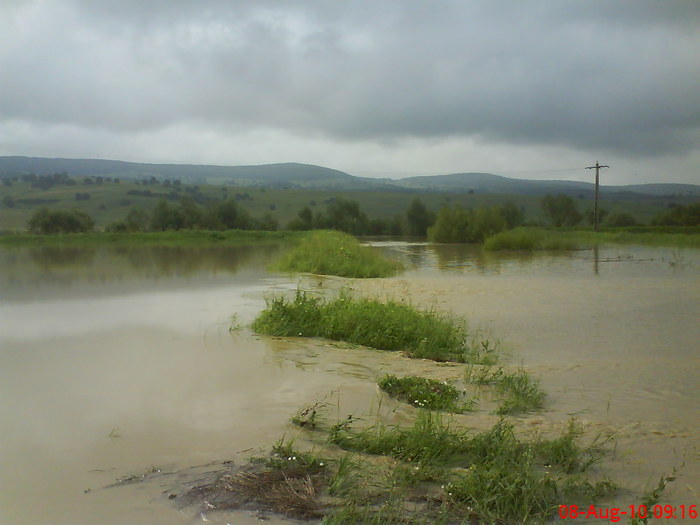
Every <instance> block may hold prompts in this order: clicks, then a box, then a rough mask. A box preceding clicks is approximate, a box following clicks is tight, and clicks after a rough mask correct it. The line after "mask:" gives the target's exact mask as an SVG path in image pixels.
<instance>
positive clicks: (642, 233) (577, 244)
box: [484, 227, 700, 251]
mask: <svg viewBox="0 0 700 525" xmlns="http://www.w3.org/2000/svg"><path fill="white" fill-rule="evenodd" d="M596 244H639V245H646V246H673V247H685V248H700V232H699V231H698V230H697V228H692V227H687V228H670V227H666V228H664V227H630V228H606V229H605V230H603V231H601V232H594V231H589V230H586V231H584V230H551V229H546V228H535V227H519V228H514V229H512V230H506V231H502V232H500V233H497V234H495V235H493V236H491V237H489V238H488V239H487V240H486V242H484V249H486V250H492V251H497V250H519V251H534V250H578V249H583V248H589V247H591V246H594V245H596Z"/></svg>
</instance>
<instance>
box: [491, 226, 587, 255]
mask: <svg viewBox="0 0 700 525" xmlns="http://www.w3.org/2000/svg"><path fill="white" fill-rule="evenodd" d="M578 248H580V243H579V242H577V239H575V238H572V236H571V235H566V234H562V233H561V232H553V231H548V230H545V229H544V228H526V227H520V228H514V229H512V230H506V231H503V232H500V233H497V234H495V235H493V236H492V237H489V238H488V239H487V240H486V242H485V243H484V249H485V250H492V251H497V250H520V251H532V250H576V249H578Z"/></svg>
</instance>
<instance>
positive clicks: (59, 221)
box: [29, 208, 95, 234]
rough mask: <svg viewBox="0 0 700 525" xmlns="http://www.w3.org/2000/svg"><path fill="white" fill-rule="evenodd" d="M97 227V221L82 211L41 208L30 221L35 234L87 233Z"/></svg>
mask: <svg viewBox="0 0 700 525" xmlns="http://www.w3.org/2000/svg"><path fill="white" fill-rule="evenodd" d="M94 227H95V221H94V220H93V218H92V217H90V215H88V214H87V213H85V212H84V211H82V210H49V209H48V208H41V209H40V210H37V211H36V212H35V213H34V214H33V215H32V216H31V218H30V219H29V231H31V232H33V233H42V234H54V233H85V232H89V231H91V230H92V229H93V228H94Z"/></svg>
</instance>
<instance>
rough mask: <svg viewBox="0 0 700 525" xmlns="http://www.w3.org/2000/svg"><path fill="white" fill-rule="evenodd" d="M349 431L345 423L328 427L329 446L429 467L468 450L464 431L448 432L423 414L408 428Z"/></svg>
mask: <svg viewBox="0 0 700 525" xmlns="http://www.w3.org/2000/svg"><path fill="white" fill-rule="evenodd" d="M350 427H351V425H350V424H347V423H346V422H345V421H344V422H341V423H340V424H339V425H336V426H335V427H332V428H331V430H330V433H329V442H330V443H332V444H335V445H339V446H340V447H342V448H344V449H346V450H352V451H355V452H363V453H365V454H374V455H385V456H391V457H393V458H395V459H400V460H403V461H407V462H412V463H424V464H431V465H435V464H445V463H448V462H452V463H454V462H455V461H459V460H460V459H463V458H464V456H465V455H466V454H467V453H468V452H469V450H470V442H469V437H468V434H467V433H466V432H465V431H462V430H458V429H452V428H451V427H450V426H449V425H445V424H443V422H442V418H441V417H440V416H439V415H437V414H434V413H432V412H430V411H427V410H424V411H421V412H420V413H419V414H418V416H417V417H416V420H415V422H414V424H413V426H411V427H386V426H384V425H376V426H374V427H371V428H368V429H363V430H360V431H353V430H351V428H350Z"/></svg>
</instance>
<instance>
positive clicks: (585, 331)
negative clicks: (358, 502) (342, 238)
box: [0, 243, 700, 525]
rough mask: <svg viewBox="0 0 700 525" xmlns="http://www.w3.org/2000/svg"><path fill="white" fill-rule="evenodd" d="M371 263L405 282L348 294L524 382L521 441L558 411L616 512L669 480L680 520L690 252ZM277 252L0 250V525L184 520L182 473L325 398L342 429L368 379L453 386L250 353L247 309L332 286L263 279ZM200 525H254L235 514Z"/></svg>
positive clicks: (340, 363)
mask: <svg viewBox="0 0 700 525" xmlns="http://www.w3.org/2000/svg"><path fill="white" fill-rule="evenodd" d="M377 249H381V250H386V251H388V252H389V253H390V254H393V256H396V257H400V258H401V259H402V260H404V261H406V262H408V263H409V264H410V265H411V266H412V269H410V270H409V271H408V272H406V273H405V274H403V275H401V276H399V277H396V278H391V279H371V280H367V281H352V282H351V285H352V287H353V288H354V289H355V290H357V291H359V292H361V293H366V294H368V295H380V296H388V297H393V298H401V297H409V298H410V300H411V301H412V302H413V303H414V304H416V305H426V306H429V305H434V306H436V307H437V308H439V309H446V310H449V311H452V312H454V313H456V314H457V315H460V316H464V317H466V318H467V319H469V321H470V323H471V324H472V325H473V326H477V327H480V328H484V329H487V330H490V331H491V332H492V333H493V334H494V336H495V337H498V338H499V339H500V340H501V341H502V342H503V345H504V347H505V348H506V349H507V350H508V351H509V353H510V359H511V362H513V363H515V364H520V363H522V364H523V365H524V366H525V367H526V368H527V369H528V370H529V371H530V372H531V373H533V374H534V375H535V376H536V377H540V378H541V380H542V385H543V387H544V389H545V390H546V391H547V393H548V401H547V404H546V408H545V410H544V411H543V412H541V413H537V414H533V415H530V416H527V417H523V418H521V423H522V425H524V426H527V427H532V428H535V429H541V430H542V431H543V432H547V431H548V430H549V429H554V428H557V429H559V428H561V426H562V425H563V424H564V423H565V421H566V420H567V419H568V417H569V415H572V414H573V415H576V417H577V418H578V419H579V420H580V421H582V422H584V423H585V424H586V425H587V426H588V427H590V428H592V429H600V430H606V431H612V432H614V433H615V435H616V436H617V452H616V454H615V457H614V458H610V459H609V460H608V461H607V463H606V465H605V467H606V468H609V469H610V474H611V476H612V477H613V478H614V479H615V480H617V481H619V482H620V484H621V485H623V486H625V487H628V488H629V489H630V490H631V491H632V494H625V493H622V494H621V495H620V496H619V498H618V499H619V503H620V504H621V505H629V504H633V503H638V501H637V499H634V498H635V497H636V496H635V495H636V494H637V493H638V492H641V491H643V490H644V489H645V488H652V487H653V486H655V484H656V482H657V481H658V478H659V477H660V476H661V475H662V474H664V473H665V474H669V473H670V472H671V470H672V468H673V467H679V473H678V479H677V481H675V482H674V483H673V484H671V485H670V486H669V489H668V490H667V492H666V493H665V497H666V501H664V503H669V504H674V505H677V506H679V505H686V506H689V505H692V504H698V503H700V501H699V498H698V493H699V492H700V449H699V448H698V447H699V446H700V403H698V399H700V322H698V320H699V319H700V251H697V250H695V251H693V250H673V249H656V248H654V249H652V248H639V247H615V248H613V247H609V248H600V249H598V250H596V251H595V252H594V251H581V252H573V253H566V254H536V255H522V254H493V253H484V252H482V251H481V250H480V249H479V248H476V247H469V246H434V245H423V244H402V243H396V244H391V243H380V245H379V246H378V248H377ZM280 252H281V248H280V247H277V246H254V247H197V248H146V247H131V248H114V247H100V248H75V247H71V248H57V247H53V248H47V247H44V248H26V249H11V250H0V294H1V296H2V303H0V429H1V430H2V432H1V434H0V435H1V437H0V523H8V524H18V525H21V524H39V523H41V524H52V525H53V524H56V525H62V524H71V525H73V524H92V523H101V524H123V523H134V524H156V525H159V524H166V523H167V524H172V523H182V524H189V523H200V522H202V521H203V519H204V518H203V516H201V515H199V514H198V513H195V512H194V511H193V509H192V508H191V507H187V508H183V509H180V508H179V507H178V505H177V504H176V502H175V501H169V500H168V494H169V493H170V491H172V490H174V488H173V487H175V486H177V485H178V484H179V483H180V482H181V481H182V477H181V474H182V472H184V471H186V470H187V469H188V468H189V467H193V466H198V465H205V464H207V463H211V462H217V461H221V460H229V459H230V460H234V461H245V459H246V458H247V457H249V456H250V455H251V454H253V453H255V452H256V451H259V450H264V449H266V448H269V446H270V445H271V444H273V443H274V442H275V441H277V440H278V439H279V438H280V437H282V436H283V435H285V434H287V435H291V434H293V433H294V432H295V431H294V430H293V429H292V427H290V425H289V423H288V420H289V417H290V416H291V415H292V414H293V413H295V412H296V411H297V410H298V409H299V408H300V407H302V406H304V405H308V404H310V403H313V402H314V401H315V400H317V399H319V398H322V397H323V396H326V395H331V393H332V392H334V393H335V394H333V395H334V401H333V402H334V403H335V402H336V401H335V399H339V400H338V401H337V402H338V403H342V404H343V406H344V407H345V408H348V409H350V410H354V411H356V413H362V412H363V411H366V410H367V409H368V407H370V406H371V405H372V404H373V403H376V399H377V396H378V389H377V387H376V383H375V379H376V377H377V376H378V375H380V374H381V373H385V372H391V373H396V374H401V373H409V372H410V373H419V372H425V373H429V374H433V375H436V374H442V375H443V376H445V377H458V376H459V375H460V374H461V373H462V371H463V367H454V366H450V365H448V366H444V365H442V366H441V367H440V369H439V370H438V371H437V372H436V370H437V369H436V365H434V364H432V363H427V362H423V361H412V360H409V359H406V358H403V357H401V356H399V355H396V354H391V353H386V352H378V351H371V350H365V349H358V348H344V347H342V345H331V344H327V343H324V342H321V341H308V340H304V339H301V338H299V339H296V340H275V339H269V338H260V337H257V336H255V335H254V334H252V333H251V332H250V331H249V330H248V329H247V328H245V326H246V325H247V323H249V322H250V321H251V320H252V319H253V318H254V316H255V315H256V314H257V313H258V312H259V311H260V310H261V309H262V308H263V307H264V297H265V296H266V295H267V294H270V293H273V292H275V291H281V292H285V291H292V290H294V289H295V288H296V287H297V286H298V284H299V283H300V282H301V285H302V286H303V287H309V288H312V289H313V288H315V287H316V288H318V289H328V288H337V287H339V286H341V285H342V283H344V282H345V281H344V280H342V279H335V278H329V279H322V278H318V279H316V278H308V277H307V278H303V279H301V280H300V279H299V278H295V277H289V276H280V275H273V274H270V273H268V272H267V271H266V270H265V267H266V265H267V264H268V263H269V262H270V261H271V260H273V259H274V258H275V257H276V256H277V255H278V254H279V253H280ZM232 316H235V317H234V318H233V319H232ZM237 326H243V328H241V329H238V330H234V331H232V332H231V331H230V328H231V327H234V328H236V327H237ZM410 410H411V409H405V410H404V409H399V410H398V411H397V412H396V414H395V417H397V418H401V417H406V418H408V417H409V416H410V415H411V413H410ZM475 418H477V419H478V418H491V419H492V418H493V416H490V415H486V416H475ZM150 471H153V473H157V474H159V475H158V476H157V478H156V479H155V480H154V482H152V483H134V484H129V483H121V484H118V485H117V486H115V487H111V488H105V487H107V486H109V485H112V484H114V483H115V482H116V481H117V480H120V479H121V480H124V479H129V478H130V477H132V476H137V477H138V476H141V475H142V474H144V473H148V472H150ZM159 471H160V472H159ZM627 496H629V497H627ZM562 503H566V502H562ZM205 518H206V519H208V520H209V521H210V522H211V523H243V524H245V523H258V522H259V520H258V518H257V516H256V515H255V514H252V513H250V512H240V513H236V514H235V515H232V514H231V515H228V516H216V515H208V516H206V517H205ZM578 521H579V522H580V520H578ZM276 522H279V523H281V522H283V521H282V520H276V519H275V518H271V519H270V520H268V523H276Z"/></svg>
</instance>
